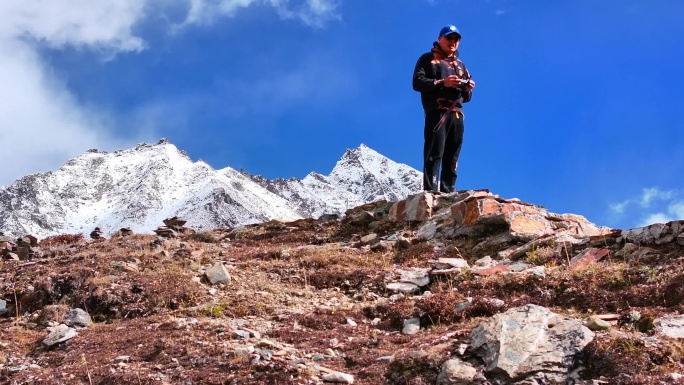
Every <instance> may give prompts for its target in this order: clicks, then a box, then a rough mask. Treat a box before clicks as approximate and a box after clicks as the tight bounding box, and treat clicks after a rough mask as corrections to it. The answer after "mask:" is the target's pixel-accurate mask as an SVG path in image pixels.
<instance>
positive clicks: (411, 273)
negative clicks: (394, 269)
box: [399, 268, 430, 287]
mask: <svg viewBox="0 0 684 385" xmlns="http://www.w3.org/2000/svg"><path fill="white" fill-rule="evenodd" d="M400 273H401V278H400V279H399V280H400V281H401V282H405V283H412V284H414V285H416V286H419V287H420V286H427V285H429V284H430V269H420V268H414V269H411V270H403V271H400Z"/></svg>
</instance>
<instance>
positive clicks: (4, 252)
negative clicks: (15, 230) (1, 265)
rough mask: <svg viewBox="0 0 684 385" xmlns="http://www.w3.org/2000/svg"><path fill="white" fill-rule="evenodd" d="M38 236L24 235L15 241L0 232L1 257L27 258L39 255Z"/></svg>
mask: <svg viewBox="0 0 684 385" xmlns="http://www.w3.org/2000/svg"><path fill="white" fill-rule="evenodd" d="M40 254H41V251H40V248H39V247H38V238H36V237H34V236H33V235H26V236H24V237H21V238H18V239H17V240H16V241H15V240H13V239H12V238H10V237H8V236H6V235H3V233H0V255H1V256H2V258H3V259H13V260H27V259H32V258H35V257H38V256H40Z"/></svg>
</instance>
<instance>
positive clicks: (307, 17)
mask: <svg viewBox="0 0 684 385" xmlns="http://www.w3.org/2000/svg"><path fill="white" fill-rule="evenodd" d="M187 1H188V2H189V7H190V8H189V10H188V14H187V17H186V18H185V20H184V21H183V22H182V23H180V24H178V25H176V28H182V27H186V26H188V25H195V24H199V25H202V24H211V23H212V22H214V20H216V19H217V18H219V17H233V16H235V15H236V13H237V12H238V11H240V10H241V9H244V8H248V7H251V6H256V5H262V4H265V5H267V6H270V7H272V8H274V9H275V11H276V12H277V13H278V15H279V16H280V17H281V18H282V19H294V20H299V21H301V22H303V23H304V24H306V25H309V26H312V27H321V26H323V25H324V24H325V22H326V21H328V20H331V19H339V18H340V15H339V14H338V11H337V9H338V7H339V4H338V2H337V1H336V0H304V1H294V2H293V1H288V0H261V1H257V0H187Z"/></svg>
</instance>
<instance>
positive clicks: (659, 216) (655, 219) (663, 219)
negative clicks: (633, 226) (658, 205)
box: [637, 213, 672, 227]
mask: <svg viewBox="0 0 684 385" xmlns="http://www.w3.org/2000/svg"><path fill="white" fill-rule="evenodd" d="M671 220H672V218H671V217H669V216H668V215H666V214H663V213H656V214H651V215H649V216H647V217H646V218H645V219H644V220H642V221H641V223H639V225H638V226H637V227H643V226H648V225H652V224H654V223H667V222H669V221H671Z"/></svg>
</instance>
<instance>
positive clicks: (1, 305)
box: [0, 299, 9, 317]
mask: <svg viewBox="0 0 684 385" xmlns="http://www.w3.org/2000/svg"><path fill="white" fill-rule="evenodd" d="M7 314H9V310H7V301H5V300H2V299H0V317H4V316H6V315H7Z"/></svg>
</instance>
